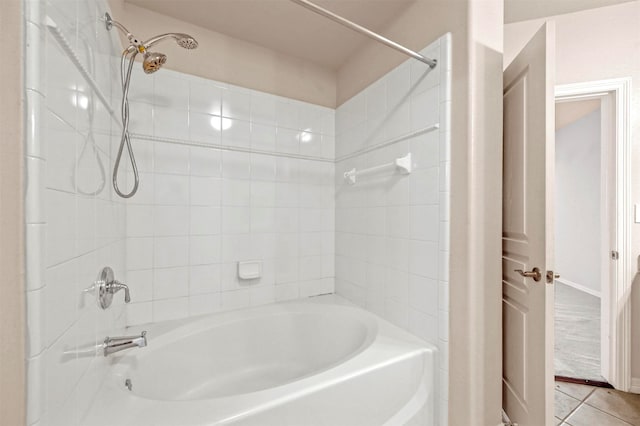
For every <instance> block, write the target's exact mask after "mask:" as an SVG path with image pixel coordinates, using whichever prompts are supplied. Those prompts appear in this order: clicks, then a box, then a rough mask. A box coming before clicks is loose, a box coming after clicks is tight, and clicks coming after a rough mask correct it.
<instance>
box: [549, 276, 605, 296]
mask: <svg viewBox="0 0 640 426" xmlns="http://www.w3.org/2000/svg"><path fill="white" fill-rule="evenodd" d="M556 281H558V282H559V283H561V284H564V285H568V286H569V287H573V288H575V289H576V290H580V291H583V292H585V293H588V294H590V295H592V296H595V297H597V298H598V299H600V297H601V293H600V292H599V291H595V290H593V289H590V288H589V287H585V286H583V285H581V284H578V283H574V282H573V281H569V280H568V279H566V278H556Z"/></svg>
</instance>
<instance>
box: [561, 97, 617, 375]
mask: <svg viewBox="0 0 640 426" xmlns="http://www.w3.org/2000/svg"><path fill="white" fill-rule="evenodd" d="M607 96H611V95H610V94H603V95H597V96H595V97H592V98H590V97H587V98H581V99H577V100H574V99H569V100H566V99H559V100H557V101H556V109H555V112H556V114H555V116H556V121H555V129H556V130H555V173H556V174H555V181H554V184H555V188H554V189H555V191H554V192H555V205H554V213H555V224H554V240H555V241H554V246H555V269H556V271H557V272H561V276H560V277H559V278H557V279H556V281H555V287H554V292H555V302H554V311H555V319H554V329H555V342H554V367H555V368H554V370H555V376H556V379H559V380H572V381H578V382H582V383H588V384H605V383H606V382H607V380H606V379H605V377H604V374H606V373H604V372H603V369H602V366H603V362H602V359H603V358H605V359H608V346H607V345H604V344H603V341H604V340H605V339H606V338H607V337H608V334H607V330H608V328H607V326H606V323H607V315H608V312H607V309H606V308H607V306H606V304H603V303H602V294H603V293H605V294H607V293H608V292H609V286H610V283H609V278H610V277H611V274H610V272H609V269H610V268H611V265H610V258H609V252H610V251H611V247H610V246H611V244H612V241H611V238H610V236H609V233H610V229H611V227H610V225H609V223H608V222H609V220H610V218H612V217H615V200H611V196H610V195H611V193H612V191H611V189H612V188H611V186H612V184H615V181H614V179H613V177H615V174H614V172H615V171H614V170H612V168H613V167H612V166H615V164H611V162H610V161H609V159H610V158H611V157H612V153H611V152H610V151H611V147H614V146H615V139H614V138H613V137H612V136H614V135H612V134H610V132H606V131H605V130H606V128H607V126H608V123H609V122H611V121H612V119H613V118H614V117H611V114H612V113H614V111H611V108H607V106H608V105H609V104H610V103H609V102H604V103H605V105H604V107H603V99H606V97H607Z"/></svg>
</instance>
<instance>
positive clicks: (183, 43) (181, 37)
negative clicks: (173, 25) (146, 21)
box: [142, 33, 198, 50]
mask: <svg viewBox="0 0 640 426" xmlns="http://www.w3.org/2000/svg"><path fill="white" fill-rule="evenodd" d="M166 38H172V39H174V40H175V41H176V43H178V46H180V47H183V48H185V49H189V50H191V49H195V48H196V47H198V42H197V41H196V39H195V38H193V37H191V36H190V35H189V34H183V33H167V34H160V35H157V36H155V37H153V38H150V39H149V40H147V41H145V42H144V43H142V45H143V46H144V48H145V49H149V48H150V47H151V46H153V45H154V44H156V43H159V42H161V41H162V40H164V39H166Z"/></svg>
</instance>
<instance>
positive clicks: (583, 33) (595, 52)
mask: <svg viewBox="0 0 640 426" xmlns="http://www.w3.org/2000/svg"><path fill="white" fill-rule="evenodd" d="M547 19H549V20H553V21H555V22H556V67H557V68H556V82H557V84H568V83H579V82H586V81H594V80H604V79H610V78H620V77H631V78H632V84H631V87H632V101H631V102H632V105H631V110H632V112H631V115H632V118H631V120H632V122H631V137H632V161H631V164H632V167H631V169H632V170H631V172H632V188H631V202H632V203H638V202H640V198H639V196H638V194H640V168H639V167H637V164H640V114H639V113H638V111H640V50H639V49H640V25H639V23H640V1H634V2H629V3H623V4H620V5H616V6H609V7H603V8H599V9H592V10H587V11H583V12H577V13H572V14H567V15H559V16H554V17H550V18H547ZM542 22H543V20H541V19H537V20H531V21H524V22H518V23H514V24H509V25H506V26H505V67H506V65H508V64H509V62H511V60H512V59H513V58H514V56H515V55H516V54H517V52H518V51H519V50H520V49H521V47H522V46H524V44H525V43H526V40H527V39H529V37H531V35H532V34H533V33H534V32H535V31H536V29H537V28H539V27H540V25H541V24H542ZM631 232H632V245H631V247H632V253H631V254H632V257H633V259H634V262H633V265H632V266H633V268H634V270H633V271H632V272H633V273H634V274H636V273H637V269H636V263H635V259H638V258H639V256H640V225H637V224H632V225H631ZM559 272H560V273H562V271H559ZM632 306H633V307H634V308H633V313H632V320H631V321H632V332H631V335H632V366H631V368H632V377H635V378H640V333H639V332H638V330H639V328H638V326H637V324H640V309H638V308H637V307H638V306H640V280H639V279H638V278H636V279H635V281H634V288H633V294H632ZM634 324H635V325H636V326H635V327H634V326H633V325H634Z"/></svg>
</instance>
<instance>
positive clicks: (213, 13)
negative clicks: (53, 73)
mask: <svg viewBox="0 0 640 426" xmlns="http://www.w3.org/2000/svg"><path fill="white" fill-rule="evenodd" d="M125 1H126V2H127V3H130V4H134V5H137V6H140V7H144V8H147V9H150V10H153V11H155V12H158V13H162V14H164V15H168V16H171V17H174V18H177V19H180V20H183V21H186V22H190V23H192V24H195V25H198V26H201V27H204V28H207V29H210V30H212V31H216V32H219V33H223V34H226V35H229V36H231V37H234V38H237V39H240V40H244V41H247V42H250V43H255V44H257V45H260V46H263V47H266V48H269V49H272V50H275V51H279V52H282V53H286V54H289V55H292V56H294V57H298V58H302V59H306V60H310V61H312V62H314V63H317V64H319V65H322V66H324V67H327V68H329V69H332V70H337V69H338V68H340V67H341V66H342V65H343V64H344V63H345V62H346V61H347V59H348V58H349V56H350V55H351V54H352V53H353V52H355V51H356V50H357V49H358V48H359V47H360V46H361V45H362V44H363V43H364V42H365V41H366V39H365V37H364V36H362V35H360V34H357V33H355V32H353V31H351V30H349V29H346V28H344V27H342V26H340V25H339V24H337V23H335V22H332V21H330V20H329V19H327V18H324V17H321V16H318V15H316V14H315V13H313V12H311V11H309V10H307V9H305V8H303V7H301V6H299V5H297V4H294V3H292V2H290V1H288V0H125ZM313 1H314V2H315V3H316V4H318V5H320V6H322V7H325V8H327V9H329V10H331V11H332V12H335V13H337V14H338V15H341V16H343V17H345V18H347V19H350V20H352V21H354V22H356V23H358V24H360V25H362V26H364V27H367V28H369V29H371V30H373V31H376V32H379V33H381V34H382V35H384V29H385V27H386V25H387V24H388V23H390V22H391V21H393V20H394V19H395V18H396V17H397V16H398V15H399V14H401V13H402V12H403V11H404V10H405V9H406V8H407V7H408V6H409V5H411V4H412V3H414V2H415V1H429V2H433V3H434V5H436V4H438V3H443V2H444V3H446V2H448V1H456V0H313ZM626 1H630V0H505V22H506V23H510V22H515V21H522V20H527V19H534V18H540V17H544V16H552V15H558V14H563V13H570V12H575V11H579V10H584V9H590V8H595V7H601V6H608V5H612V4H617V3H623V2H626Z"/></svg>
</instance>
